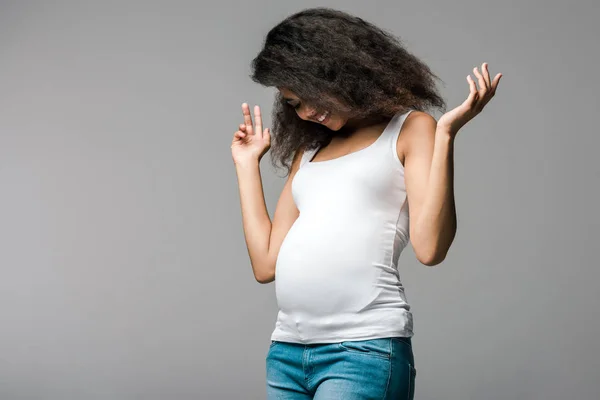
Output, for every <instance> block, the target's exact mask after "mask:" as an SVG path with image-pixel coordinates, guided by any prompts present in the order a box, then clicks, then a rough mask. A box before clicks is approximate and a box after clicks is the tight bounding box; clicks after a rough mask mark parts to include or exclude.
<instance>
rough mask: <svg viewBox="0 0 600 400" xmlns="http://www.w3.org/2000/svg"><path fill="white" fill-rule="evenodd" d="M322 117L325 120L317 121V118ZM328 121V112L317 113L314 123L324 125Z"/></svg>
mask: <svg viewBox="0 0 600 400" xmlns="http://www.w3.org/2000/svg"><path fill="white" fill-rule="evenodd" d="M323 115H324V116H325V118H324V119H323V121H319V118H321V117H323ZM328 119H329V111H325V112H322V113H319V114H317V117H316V118H314V120H315V122H318V123H320V124H322V123H324V122H325V121H327V120H328Z"/></svg>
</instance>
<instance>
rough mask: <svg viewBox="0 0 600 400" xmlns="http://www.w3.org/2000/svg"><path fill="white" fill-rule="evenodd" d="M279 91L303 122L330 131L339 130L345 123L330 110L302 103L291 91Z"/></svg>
mask: <svg viewBox="0 0 600 400" xmlns="http://www.w3.org/2000/svg"><path fill="white" fill-rule="evenodd" d="M279 91H280V92H281V94H282V95H283V97H284V98H285V100H286V102H287V104H288V105H289V106H290V107H293V108H294V109H295V110H296V114H298V116H299V117H300V118H302V119H303V120H305V121H312V122H314V123H317V124H322V125H325V126H326V127H328V128H329V129H331V130H338V129H340V128H341V127H342V126H343V125H344V124H345V122H346V121H344V120H343V118H341V117H340V116H339V115H337V114H336V113H332V112H331V111H330V110H317V109H316V108H314V107H312V106H311V105H310V104H306V103H304V102H303V101H302V100H300V99H299V98H298V96H296V95H295V94H294V93H293V92H292V91H290V90H288V89H285V88H279Z"/></svg>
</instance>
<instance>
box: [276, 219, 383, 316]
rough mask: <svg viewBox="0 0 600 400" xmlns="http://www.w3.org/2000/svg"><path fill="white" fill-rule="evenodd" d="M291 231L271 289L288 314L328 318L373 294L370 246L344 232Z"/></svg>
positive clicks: (351, 309)
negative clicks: (302, 233)
mask: <svg viewBox="0 0 600 400" xmlns="http://www.w3.org/2000/svg"><path fill="white" fill-rule="evenodd" d="M296 232H297V231H295V230H293V229H291V230H290V232H289V233H288V236H287V237H286V238H285V240H284V242H283V243H282V246H281V248H280V250H279V254H278V258H277V265H276V275H275V291H276V296H277V303H278V306H279V308H280V309H281V310H282V311H284V312H286V313H289V314H292V313H304V314H307V315H312V316H327V315H332V314H335V313H340V312H357V311H359V310H361V309H363V308H364V307H366V306H367V305H368V304H370V302H372V301H373V299H375V298H376V296H377V292H378V289H377V288H376V287H375V282H376V278H377V274H378V273H379V272H378V269H377V268H376V267H375V266H374V263H373V254H372V249H373V247H372V244H371V243H365V240H361V239H363V238H361V237H352V235H350V234H348V233H346V234H343V235H341V236H340V235H338V237H337V238H335V240H334V239H333V238H331V235H327V234H324V232H322V231H321V232H319V233H318V234H315V235H312V236H311V237H309V238H307V237H306V235H302V237H300V235H296Z"/></svg>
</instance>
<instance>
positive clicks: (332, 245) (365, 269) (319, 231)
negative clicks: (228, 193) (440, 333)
mask: <svg viewBox="0 0 600 400" xmlns="http://www.w3.org/2000/svg"><path fill="white" fill-rule="evenodd" d="M411 111H413V110H409V111H407V112H405V113H402V114H400V113H398V114H396V115H394V117H393V118H392V119H391V120H390V122H389V123H388V125H387V126H386V128H385V129H384V131H383V133H382V134H381V135H380V136H379V137H378V138H377V140H376V141H375V142H374V143H373V144H371V145H369V146H368V147H366V148H364V149H361V150H358V151H356V152H354V153H350V154H347V155H344V156H342V157H338V158H334V159H331V160H326V161H316V162H312V161H311V160H312V158H313V156H314V155H315V153H316V152H317V150H318V149H313V150H309V151H307V152H305V153H304V154H303V155H302V159H301V161H300V168H299V169H298V171H297V172H296V175H295V176H294V178H293V180H292V196H293V198H294V201H295V203H296V206H297V207H298V210H299V211H300V214H299V216H298V218H297V219H296V221H295V222H294V224H293V225H292V226H291V228H290V230H289V232H288V233H287V235H286V236H285V238H284V240H283V243H282V244H281V248H280V250H279V254H278V256H277V263H276V270H275V292H276V297H277V304H278V307H279V312H278V314H277V321H276V326H275V330H274V331H273V333H272V335H271V340H278V341H283V342H295V343H304V344H310V343H334V342H341V341H345V340H366V339H376V338H383V337H390V336H406V337H410V336H412V335H413V330H412V328H413V319H412V314H411V312H410V306H409V304H408V303H407V301H406V296H405V294H404V288H403V286H402V283H401V281H400V276H399V273H398V257H399V256H400V253H401V252H402V250H403V249H404V248H405V247H406V245H407V244H408V242H409V229H408V226H409V218H408V202H407V201H406V190H405V185H404V167H403V165H402V163H401V162H400V159H399V158H398V154H397V153H396V142H397V139H398V135H399V134H400V129H401V127H402V125H403V123H404V121H405V119H406V117H407V116H408V114H410V112H411Z"/></svg>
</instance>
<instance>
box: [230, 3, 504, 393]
mask: <svg viewBox="0 0 600 400" xmlns="http://www.w3.org/2000/svg"><path fill="white" fill-rule="evenodd" d="M252 66H253V75H252V79H253V80H254V81H256V82H259V83H261V84H262V85H264V86H268V87H276V88H277V89H278V91H279V92H278V93H277V95H276V101H275V104H274V112H273V116H274V118H273V127H274V133H275V138H276V141H275V143H274V146H273V148H272V156H273V158H272V159H273V160H275V159H278V160H279V161H280V163H281V164H283V165H284V166H286V167H287V170H288V178H287V182H286V184H285V186H284V188H283V191H282V193H281V197H280V198H279V201H278V203H277V208H276V210H275V214H274V218H273V222H271V220H270V219H269V215H268V212H267V209H266V206H265V200H264V195H263V190H262V184H261V178H260V170H259V163H260V160H261V158H262V157H263V155H264V154H265V153H266V152H267V150H268V149H270V148H271V132H270V131H269V129H264V130H263V125H262V117H261V113H260V108H259V107H258V106H255V107H254V121H252V117H251V113H250V109H249V106H248V104H246V103H244V104H242V113H243V117H244V122H243V123H242V124H240V125H239V130H238V131H237V132H235V134H234V137H233V141H232V145H231V151H232V157H233V160H234V163H235V166H236V172H237V176H238V183H239V190H240V198H241V207H242V218H243V227H244V234H245V238H246V245H247V247H248V253H249V256H250V260H251V264H252V270H253V273H254V276H255V278H256V280H257V281H258V282H260V283H268V282H272V281H275V285H276V294H277V303H278V306H279V313H278V315H277V322H276V327H275V330H274V331H273V334H272V336H271V346H270V348H269V351H268V354H267V356H266V377H267V394H268V398H269V399H275V398H285V399H412V398H413V396H414V388H415V376H416V368H415V362H414V357H413V351H412V343H411V337H412V336H413V329H412V328H413V323H412V322H413V318H412V313H411V312H410V306H409V304H408V303H407V300H406V296H405V293H404V288H403V285H402V283H401V280H400V277H399V274H398V263H397V262H398V257H399V255H400V253H401V251H402V249H403V248H404V247H405V246H406V245H407V244H408V242H409V238H410V242H411V245H412V246H413V249H414V252H415V254H416V257H417V258H418V260H419V261H420V262H421V263H423V264H425V265H428V266H433V265H436V264H439V263H440V262H442V260H443V259H444V258H445V256H446V254H447V252H448V249H449V247H450V244H451V243H452V241H453V238H454V235H455V233H456V214H455V207H454V194H453V185H452V183H453V177H452V171H453V168H452V163H453V158H452V155H453V145H454V139H455V137H456V134H457V132H458V130H459V129H460V128H461V127H462V126H463V125H465V124H466V123H467V122H468V121H469V120H471V119H472V118H473V117H474V116H476V115H477V114H478V113H480V112H481V110H482V108H483V106H484V105H485V104H486V103H487V102H488V101H489V100H490V99H491V97H492V96H493V95H494V93H495V91H496V87H497V85H498V82H499V79H500V76H501V74H498V75H496V77H495V78H494V80H493V81H491V80H490V76H489V72H488V68H487V64H486V63H484V64H483V65H482V72H481V73H480V72H479V71H478V69H477V68H474V70H473V71H474V73H475V75H476V77H477V78H478V83H479V89H478V88H477V86H476V85H475V82H474V80H473V79H472V78H471V77H470V75H469V76H468V77H467V81H468V84H469V87H470V93H469V96H468V98H467V99H466V100H465V102H464V103H463V104H461V105H460V106H458V107H457V108H455V109H453V110H452V111H450V112H448V113H446V114H444V115H443V116H442V117H441V118H440V119H439V121H437V122H436V120H435V119H434V118H433V117H432V116H431V115H430V114H428V113H426V112H425V111H424V110H425V109H426V108H428V107H429V108H431V107H436V108H439V109H442V110H443V111H445V103H444V100H443V99H442V97H441V96H440V95H439V94H438V92H437V91H436V89H435V84H434V78H437V77H436V76H435V75H434V74H433V73H432V72H431V71H430V70H429V68H428V67H427V66H426V65H425V64H423V63H422V62H421V61H420V60H418V59H417V58H416V57H415V56H413V55H411V54H410V53H409V52H407V51H406V50H405V49H404V47H403V46H402V45H401V44H400V42H399V40H398V39H396V38H395V37H394V36H393V35H391V34H389V33H386V32H384V31H383V30H381V29H379V28H377V27H376V26H374V25H372V24H370V23H368V22H366V21H364V20H362V19H360V18H358V17H355V16H352V15H349V14H347V13H344V12H341V11H337V10H333V9H330V8H312V9H306V10H303V11H301V12H298V13H296V14H294V15H291V16H289V17H288V18H286V19H285V20H283V21H282V22H281V23H279V24H278V25H277V26H275V27H274V28H273V29H271V31H270V32H269V33H268V35H267V37H266V41H265V43H264V48H263V49H262V50H261V52H260V53H259V54H258V56H257V57H256V58H255V59H254V60H253V63H252ZM290 158H292V159H293V160H292V162H291V165H289V164H288V160H289V159H290ZM409 207H410V212H409ZM409 222H410V223H409Z"/></svg>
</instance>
